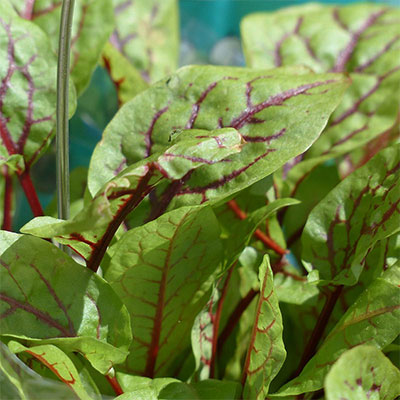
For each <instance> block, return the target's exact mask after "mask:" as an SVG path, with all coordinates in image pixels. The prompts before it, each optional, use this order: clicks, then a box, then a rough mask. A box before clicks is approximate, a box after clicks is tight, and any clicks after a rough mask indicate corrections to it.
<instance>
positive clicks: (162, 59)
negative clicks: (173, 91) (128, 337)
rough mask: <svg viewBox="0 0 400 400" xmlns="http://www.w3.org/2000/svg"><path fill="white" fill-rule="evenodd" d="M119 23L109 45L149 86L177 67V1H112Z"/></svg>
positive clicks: (116, 19) (117, 22)
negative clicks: (128, 62) (126, 60)
mask: <svg viewBox="0 0 400 400" xmlns="http://www.w3.org/2000/svg"><path fill="white" fill-rule="evenodd" d="M113 5H114V15H115V21H116V27H115V30H114V32H113V34H112V36H111V39H110V42H111V44H112V45H113V46H114V47H115V49H117V50H118V51H119V52H120V53H121V54H122V55H123V56H124V57H126V58H127V59H128V60H129V61H130V62H131V63H132V65H133V66H134V67H135V68H136V69H137V70H139V71H140V73H141V76H142V78H143V79H144V80H145V81H147V82H155V81H157V80H159V79H160V78H162V77H164V76H165V75H167V74H170V73H171V72H173V71H174V70H175V69H176V68H177V65H178V54H179V27H178V25H179V22H178V4H177V1H176V0H147V1H145V2H135V1H125V0H113Z"/></svg>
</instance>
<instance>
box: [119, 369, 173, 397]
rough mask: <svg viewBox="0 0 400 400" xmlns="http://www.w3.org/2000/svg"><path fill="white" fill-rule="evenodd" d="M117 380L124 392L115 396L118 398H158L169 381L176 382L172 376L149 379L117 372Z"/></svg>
mask: <svg viewBox="0 0 400 400" xmlns="http://www.w3.org/2000/svg"><path fill="white" fill-rule="evenodd" d="M117 380H118V382H119V384H120V385H121V388H122V390H123V391H124V393H125V394H123V395H121V396H119V397H117V399H119V400H123V399H126V400H129V399H135V400H158V399H159V397H158V395H159V393H160V391H161V390H162V389H163V388H164V387H165V386H168V385H169V384H171V383H174V382H178V383H179V381H178V380H177V379H174V378H156V379H150V378H145V377H143V376H134V375H129V374H124V373H122V372H117Z"/></svg>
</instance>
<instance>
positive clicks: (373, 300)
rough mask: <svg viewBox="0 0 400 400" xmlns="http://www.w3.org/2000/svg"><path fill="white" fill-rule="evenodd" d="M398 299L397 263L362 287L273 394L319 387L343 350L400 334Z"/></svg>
mask: <svg viewBox="0 0 400 400" xmlns="http://www.w3.org/2000/svg"><path fill="white" fill-rule="evenodd" d="M399 299H400V266H399V264H397V265H394V266H392V267H391V268H389V269H388V270H387V271H386V272H385V273H384V274H383V275H382V276H381V277H379V278H376V279H375V280H374V281H373V282H372V283H371V285H370V286H369V287H368V289H367V290H365V291H363V293H362V294H361V295H360V296H359V297H358V299H357V300H356V301H355V302H354V303H353V304H352V305H351V306H350V308H349V309H348V310H347V312H346V313H345V314H344V315H343V317H342V318H341V320H340V321H339V322H338V323H337V325H336V326H335V327H334V329H333V330H332V331H331V332H330V333H329V335H328V336H327V337H326V339H325V340H324V341H323V343H322V345H321V346H320V348H319V350H318V351H317V353H316V355H315V356H314V357H313V358H312V359H311V360H310V361H309V362H308V364H307V365H306V366H305V367H304V369H303V371H302V372H301V374H300V375H299V376H298V377H297V378H295V379H293V380H292V381H290V382H289V383H287V384H286V385H285V386H283V387H282V388H281V389H280V390H279V392H278V393H276V394H275V395H276V396H287V395H297V394H300V393H307V392H314V391H316V390H319V389H321V388H322V387H323V381H324V378H325V376H326V374H327V373H328V372H329V370H330V368H331V366H332V364H333V363H334V362H335V361H336V360H337V359H338V358H339V356H340V355H341V354H343V353H344V352H345V351H346V350H348V349H350V348H353V347H354V346H357V345H359V344H364V343H367V344H370V345H372V346H375V347H377V348H378V349H382V348H384V347H385V346H386V345H388V344H390V343H391V342H392V341H393V340H394V339H395V338H396V337H397V336H398V335H399V334H400V326H399V324H398V319H399V317H400V301H399Z"/></svg>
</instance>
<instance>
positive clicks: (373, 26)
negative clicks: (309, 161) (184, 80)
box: [242, 4, 400, 157]
mask: <svg viewBox="0 0 400 400" xmlns="http://www.w3.org/2000/svg"><path fill="white" fill-rule="evenodd" d="M399 19H400V12H399V10H398V9H391V8H389V7H387V6H383V5H374V4H357V5H349V6H345V7H335V6H325V7H321V6H315V7H303V6H300V7H297V8H296V7H294V8H290V9H287V10H281V11H278V12H275V13H260V14H253V15H250V16H248V17H246V18H245V19H244V20H243V21H242V39H243V44H244V48H245V54H246V58H247V63H248V65H249V66H252V67H255V68H267V67H272V66H281V65H284V66H287V65H307V66H309V67H311V68H312V69H313V70H314V71H316V72H326V71H333V72H341V71H347V72H350V73H351V74H350V77H351V79H352V85H351V86H350V88H349V90H348V91H347V92H346V94H345V96H344V98H343V101H342V103H341V104H340V106H339V107H338V108H337V109H336V111H335V112H334V114H333V115H332V118H331V120H330V123H329V125H328V128H327V129H326V130H325V131H324V132H323V134H322V135H321V137H320V139H319V140H318V141H317V142H316V144H315V145H314V146H313V147H312V148H311V149H310V151H309V152H308V153H307V155H306V157H315V156H317V155H321V154H330V155H332V156H334V155H338V154H343V153H345V152H348V151H350V150H352V149H354V148H357V147H358V146H360V145H361V144H365V143H367V142H368V141H369V140H371V139H373V138H374V137H377V136H379V135H380V134H382V133H384V132H385V131H387V130H388V129H389V128H390V127H391V126H392V125H393V124H394V122H395V121H396V119H397V114H398V109H399V105H400V102H399V99H398V95H397V94H398V91H399V87H400V65H399V62H398V60H399V56H400V52H399V46H398V44H399V40H400V28H399V26H400V25H399V24H398V21H399ZM264 32H268V33H267V34H264Z"/></svg>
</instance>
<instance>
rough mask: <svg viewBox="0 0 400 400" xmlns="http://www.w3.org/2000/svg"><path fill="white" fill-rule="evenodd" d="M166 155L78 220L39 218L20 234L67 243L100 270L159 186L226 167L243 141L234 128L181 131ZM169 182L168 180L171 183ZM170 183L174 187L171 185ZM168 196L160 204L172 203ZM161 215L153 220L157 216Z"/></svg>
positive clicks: (133, 173)
mask: <svg viewBox="0 0 400 400" xmlns="http://www.w3.org/2000/svg"><path fill="white" fill-rule="evenodd" d="M175 137H176V139H175V140H174V142H173V145H172V146H170V147H169V148H168V149H167V150H166V151H165V152H164V153H163V154H161V155H160V154H155V155H154V156H152V157H150V158H148V159H145V160H142V161H140V162H138V163H136V164H134V165H132V166H130V167H128V168H126V169H124V170H123V172H121V173H120V174H119V175H118V176H117V177H116V178H114V179H112V180H111V181H110V182H108V183H107V184H106V185H105V186H104V187H103V188H102V190H100V191H99V193H98V194H97V195H96V196H95V197H94V198H93V199H92V200H91V201H90V202H89V203H88V204H87V206H86V207H85V208H84V209H83V210H82V211H81V212H80V213H79V214H77V215H76V216H75V217H74V218H72V219H71V220H68V221H62V220H58V219H55V218H50V217H38V218H35V219H33V220H32V221H30V222H29V223H28V224H27V225H25V226H24V227H23V228H22V229H21V231H23V232H26V233H30V234H32V235H37V236H43V237H47V238H53V237H54V238H56V240H57V241H58V242H60V243H63V244H68V245H69V246H70V247H71V248H73V249H74V250H75V251H76V252H77V253H78V254H80V255H82V257H84V258H86V259H87V266H88V267H89V268H90V269H93V270H97V266H98V265H99V263H100V261H101V259H102V257H103V255H104V253H105V251H106V250H107V247H108V245H109V244H110V241H111V239H112V237H113V235H114V233H115V232H116V231H117V229H118V227H119V226H120V224H121V223H122V222H123V221H124V220H125V218H126V217H127V215H128V214H129V213H130V212H131V211H132V210H133V209H134V208H135V207H136V206H137V205H138V204H139V203H140V202H141V201H142V200H143V198H144V197H145V196H146V195H147V194H148V193H150V192H151V191H152V190H153V188H154V187H155V186H156V185H158V184H160V183H167V184H168V183H170V186H169V189H170V190H172V192H171V193H172V194H173V193H174V190H176V186H178V189H179V184H180V183H179V182H180V180H181V178H182V177H183V176H185V175H188V174H189V175H190V174H191V173H192V172H193V171H194V170H195V169H196V168H199V167H201V166H203V165H217V164H218V163H224V162H225V161H226V160H225V159H226V157H228V156H230V155H231V154H235V153H238V152H240V150H241V143H242V137H241V136H240V134H239V133H238V132H237V131H236V130H235V129H232V128H227V129H220V130H218V131H199V130H196V129H193V130H190V131H183V132H182V133H181V134H178V135H175ZM168 181H169V182H168ZM171 181H172V183H171ZM168 196H169V193H168V191H167V196H166V198H165V199H164V198H163V199H161V200H160V205H159V207H161V211H164V210H163V208H162V206H163V204H164V203H165V204H166V205H167V204H168V201H169V197H168ZM157 216H158V215H155V216H153V218H154V217H157Z"/></svg>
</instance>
